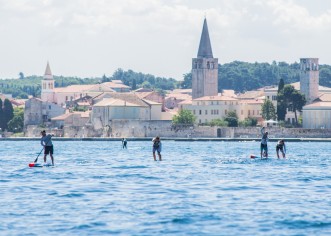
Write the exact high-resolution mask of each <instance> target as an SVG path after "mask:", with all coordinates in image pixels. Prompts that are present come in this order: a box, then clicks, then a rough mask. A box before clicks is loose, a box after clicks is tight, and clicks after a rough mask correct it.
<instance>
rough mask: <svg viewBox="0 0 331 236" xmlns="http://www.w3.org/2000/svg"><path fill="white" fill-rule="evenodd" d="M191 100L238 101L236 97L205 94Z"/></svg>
mask: <svg viewBox="0 0 331 236" xmlns="http://www.w3.org/2000/svg"><path fill="white" fill-rule="evenodd" d="M193 100H194V101H238V99H236V98H231V97H227V96H205V97H201V98H196V99H193Z"/></svg>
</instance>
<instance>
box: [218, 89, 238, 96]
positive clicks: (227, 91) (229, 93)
mask: <svg viewBox="0 0 331 236" xmlns="http://www.w3.org/2000/svg"><path fill="white" fill-rule="evenodd" d="M221 95H224V96H227V97H237V95H236V93H235V91H234V90H232V89H223V91H222V94H221Z"/></svg>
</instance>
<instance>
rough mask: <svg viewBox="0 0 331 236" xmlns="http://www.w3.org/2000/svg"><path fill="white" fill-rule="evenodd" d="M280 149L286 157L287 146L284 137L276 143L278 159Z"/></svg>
mask: <svg viewBox="0 0 331 236" xmlns="http://www.w3.org/2000/svg"><path fill="white" fill-rule="evenodd" d="M279 151H280V152H281V153H282V154H283V158H285V153H286V146H285V141H284V139H281V140H279V141H278V143H277V145H276V153H277V158H278V159H279Z"/></svg>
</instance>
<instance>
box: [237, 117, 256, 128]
mask: <svg viewBox="0 0 331 236" xmlns="http://www.w3.org/2000/svg"><path fill="white" fill-rule="evenodd" d="M256 125H257V119H256V118H255V117H247V118H245V119H244V120H243V121H239V126H243V127H250V126H253V127H254V126H256Z"/></svg>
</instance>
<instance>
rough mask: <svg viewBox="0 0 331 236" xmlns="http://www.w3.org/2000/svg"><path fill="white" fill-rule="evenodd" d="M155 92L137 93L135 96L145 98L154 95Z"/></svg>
mask: <svg viewBox="0 0 331 236" xmlns="http://www.w3.org/2000/svg"><path fill="white" fill-rule="evenodd" d="M153 93H154V91H151V92H135V94H136V95H137V96H138V97H139V98H145V97H147V96H149V95H150V94H153Z"/></svg>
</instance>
